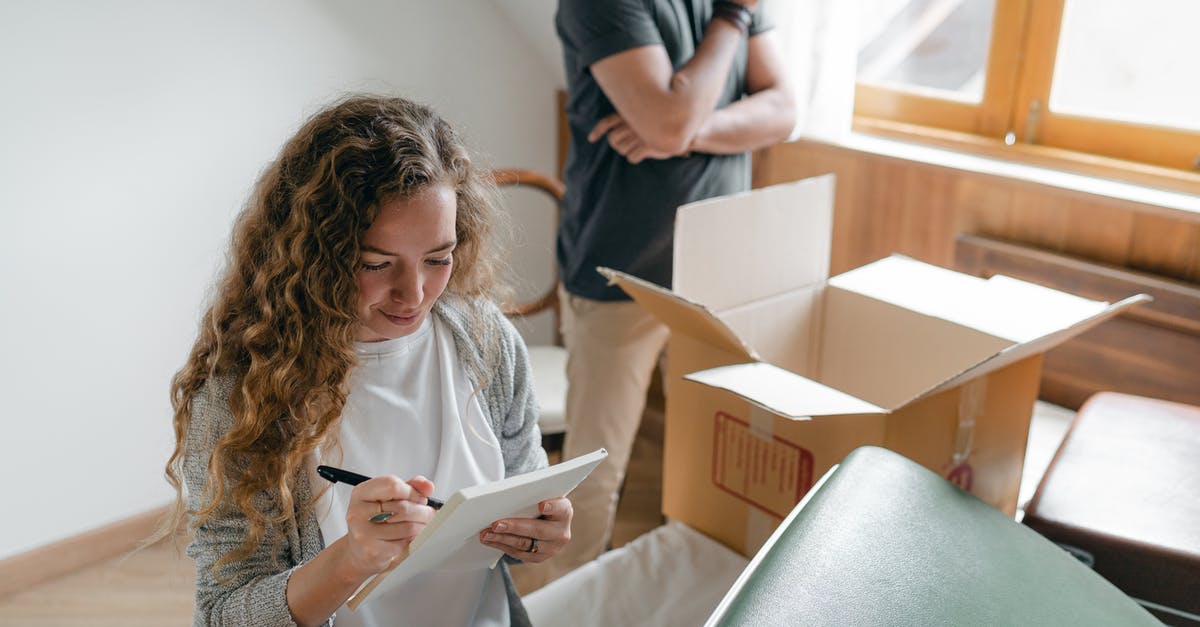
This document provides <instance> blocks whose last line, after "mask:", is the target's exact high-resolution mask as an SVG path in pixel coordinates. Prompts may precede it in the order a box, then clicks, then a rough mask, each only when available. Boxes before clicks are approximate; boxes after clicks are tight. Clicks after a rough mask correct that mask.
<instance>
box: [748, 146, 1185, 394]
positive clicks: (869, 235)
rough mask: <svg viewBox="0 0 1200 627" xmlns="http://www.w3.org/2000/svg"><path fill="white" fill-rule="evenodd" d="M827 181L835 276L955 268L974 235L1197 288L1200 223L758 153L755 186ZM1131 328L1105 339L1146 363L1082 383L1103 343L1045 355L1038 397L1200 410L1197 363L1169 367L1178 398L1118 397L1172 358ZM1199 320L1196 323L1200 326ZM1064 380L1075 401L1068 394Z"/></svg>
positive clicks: (827, 155)
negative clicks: (832, 186)
mask: <svg viewBox="0 0 1200 627" xmlns="http://www.w3.org/2000/svg"><path fill="white" fill-rule="evenodd" d="M829 172H832V173H834V174H836V175H837V188H836V198H835V214H834V224H833V232H834V233H833V240H834V241H833V251H832V254H831V255H832V256H831V260H830V261H831V270H832V272H834V273H839V272H844V271H846V270H850V269H852V268H855V267H857V266H860V265H862V264H864V263H868V262H871V261H874V260H875V259H879V258H881V257H885V256H887V255H889V254H891V253H893V252H898V253H902V254H905V255H909V256H911V257H914V258H917V259H920V260H922V261H926V262H929V263H933V264H937V265H940V266H943V267H947V268H956V267H958V266H957V265H956V261H955V241H956V237H957V236H958V235H959V234H960V233H969V234H977V235H983V236H987V237H989V238H992V239H996V240H1000V241H1005V242H1013V243H1019V244H1024V245H1027V246H1029V247H1032V248H1035V249H1040V250H1042V251H1047V252H1049V253H1056V254H1062V255H1066V256H1070V257H1072V258H1076V259H1079V260H1083V261H1086V262H1096V263H1098V264H1102V265H1105V266H1110V267H1114V268H1119V269H1127V270H1132V271H1136V272H1140V273H1146V274H1148V275H1152V277H1154V278H1158V279H1163V280H1167V281H1175V282H1178V283H1179V284H1180V285H1181V286H1183V287H1185V288H1188V287H1194V288H1200V214H1195V213H1190V212H1186V211H1179V210H1172V209H1171V208H1165V207H1159V206H1154V205H1148V204H1142V203H1137V202H1131V201H1127V200H1122V199H1114V198H1110V197H1105V196H1100V195H1094V194H1088V193H1084V192H1080V191H1075V190H1068V189H1062V188H1057V187H1052V186H1049V185H1044V184H1039V183H1033V182H1029V181H1025V180H1017V179H1013V178H1008V177H1002V176H997V175H993V174H983V173H978V172H971V171H965V170H958V169H954V168H948V167H944V166H940V165H932V164H928V163H923V162H917V161H910V160H906V159H900V158H896V157H892V156H887V155H879V154H875V153H871V152H865V151H860V150H854V149H851V148H847V147H843V146H836V145H831V144H826V143H821V142H814V141H807V140H801V141H797V142H791V143H787V144H780V145H778V146H775V147H772V148H769V149H766V150H763V151H759V152H758V153H756V154H755V162H754V183H755V186H756V187H761V186H765V185H772V184H776V183H783V182H787V181H793V180H797V179H801V178H806V177H809V176H815V175H818V174H825V173H829ZM1197 192H1198V193H1200V190H1197ZM961 269H962V270H963V271H968V272H971V271H978V270H979V268H961ZM1027 278H1028V279H1029V280H1037V279H1036V278H1034V277H1027ZM1068 289H1069V288H1068ZM1129 289H1131V290H1133V292H1131V293H1135V292H1136V291H1141V290H1137V289H1136V288H1135V287H1130V288H1129ZM1085 295H1086V294H1085ZM1093 297H1096V295H1093ZM1105 300H1114V298H1111V297H1109V298H1105ZM1127 322H1128V321H1127V320H1126V319H1124V318H1121V319H1118V320H1117V321H1114V322H1110V323H1106V324H1105V325H1101V327H1099V329H1100V330H1101V331H1099V332H1098V335H1099V336H1101V337H1104V336H1106V335H1107V336H1109V337H1117V336H1119V337H1120V338H1121V342H1122V343H1124V344H1125V345H1126V346H1128V345H1137V344H1138V343H1139V342H1142V343H1144V344H1145V346H1146V350H1145V351H1142V352H1141V354H1140V356H1139V355H1137V354H1129V353H1128V351H1126V353H1124V354H1123V356H1122V358H1121V359H1122V360H1124V361H1122V362H1121V363H1119V364H1117V363H1100V364H1095V365H1094V366H1095V367H1094V368H1093V370H1096V369H1100V371H1094V372H1091V373H1089V374H1088V377H1086V381H1084V380H1082V379H1081V377H1080V375H1079V371H1078V367H1077V366H1078V364H1079V362H1080V361H1081V360H1082V359H1085V358H1084V357H1082V356H1084V355H1087V354H1089V352H1090V353H1094V352H1095V351H1096V350H1097V347H1096V346H1095V338H1096V336H1097V333H1091V334H1089V335H1088V336H1085V338H1082V339H1081V340H1074V341H1072V342H1068V343H1067V344H1065V345H1064V346H1062V347H1061V348H1058V349H1055V350H1053V351H1050V352H1049V353H1048V354H1047V356H1046V374H1045V377H1044V379H1043V398H1045V397H1046V394H1047V393H1049V394H1050V396H1051V397H1052V398H1047V400H1051V401H1052V402H1056V403H1058V404H1062V405H1065V406H1069V407H1078V404H1079V403H1080V402H1081V401H1082V400H1083V399H1085V398H1086V396H1087V395H1088V394H1090V393H1091V392H1093V391H1097V390H1099V389H1115V390H1119V391H1126V392H1130V393H1141V394H1146V395H1152V396H1153V395H1157V396H1158V397H1159V398H1167V399H1169V400H1178V401H1180V402H1193V403H1194V402H1195V399H1196V394H1194V393H1188V394H1180V393H1179V390H1180V389H1184V390H1185V391H1189V392H1194V390H1188V388H1187V386H1188V385H1189V383H1188V381H1189V379H1188V378H1187V377H1188V376H1190V381H1191V382H1194V384H1195V389H1196V390H1200V354H1196V355H1190V354H1181V355H1175V356H1174V357H1173V359H1176V361H1175V362H1173V363H1172V364H1171V365H1170V366H1169V367H1171V368H1174V369H1179V368H1186V369H1187V370H1188V374H1187V375H1186V376H1184V377H1183V379H1184V383H1183V386H1184V387H1183V388H1180V387H1178V383H1173V384H1172V386H1162V387H1161V388H1158V389H1156V388H1155V387H1154V380H1155V379H1156V377H1154V376H1153V375H1151V376H1148V377H1142V379H1146V380H1144V381H1139V384H1138V386H1137V387H1136V388H1135V389H1134V388H1129V387H1126V388H1125V389H1122V386H1123V382H1122V380H1123V378H1124V379H1125V380H1130V379H1129V378H1128V373H1129V372H1132V371H1138V372H1143V373H1145V372H1147V371H1146V370H1145V368H1144V367H1142V366H1144V364H1143V365H1142V366H1139V365H1138V364H1136V363H1134V362H1136V361H1137V360H1139V359H1142V358H1143V357H1145V356H1147V355H1150V354H1151V353H1153V352H1155V351H1160V352H1161V350H1160V349H1164V348H1166V347H1163V346H1161V340H1162V338H1159V337H1157V336H1153V337H1152V335H1153V334H1154V333H1155V332H1157V331H1152V330H1151V331H1147V330H1146V328H1145V327H1141V326H1138V325H1133V326H1130V325H1129V324H1128V323H1127ZM1192 322H1194V323H1195V324H1197V325H1200V317H1197V319H1195V320H1193V321H1192ZM1184 324H1185V325H1186V324H1189V323H1186V322H1185V323H1184ZM1106 327H1107V328H1106ZM1083 340H1086V341H1090V342H1092V345H1091V346H1084V345H1083V344H1084V341H1083ZM1156 345H1159V348H1158V349H1155V348H1153V347H1154V346H1156ZM1175 352H1178V351H1175ZM1110 354H1111V353H1110ZM1181 364H1182V365H1181ZM1156 367H1162V365H1161V364H1159V365H1158V366H1156ZM1122 373H1126V374H1122ZM1157 378H1158V379H1162V380H1165V377H1157ZM1173 378H1174V379H1176V380H1178V379H1179V378H1180V377H1173ZM1068 380H1069V381H1071V386H1070V389H1069V392H1061V391H1062V390H1064V389H1066V388H1064V386H1063V385H1062V383H1063V382H1064V381H1068ZM1055 390H1059V392H1055Z"/></svg>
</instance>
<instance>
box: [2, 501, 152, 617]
mask: <svg viewBox="0 0 1200 627" xmlns="http://www.w3.org/2000/svg"><path fill="white" fill-rule="evenodd" d="M167 509H168V506H163V507H158V508H155V509H152V510H150V511H148V512H143V513H141V514H137V515H135V516H130V517H129V518H126V519H124V520H119V521H117V522H114V523H111V524H108V525H105V526H103V527H100V528H98V529H93V530H91V531H85V532H83V533H81V534H78V535H75V536H72V537H70V538H66V539H65V540H60V541H58V542H55V543H53V544H47V545H46V546H42V547H38V548H36V549H33V550H31V551H26V552H25V553H19V554H17V555H14V556H12V557H9V558H6V559H3V560H0V598H3V597H6V596H9V595H12V594H16V593H18V592H21V591H22V590H28V589H29V588H32V587H33V586H36V585H38V584H40V583H44V582H46V581H50V580H51V579H55V578H57V577H62V576H64V575H69V574H72V573H75V572H77V571H79V570H81V569H83V568H87V567H88V566H91V565H93V564H96V563H98V562H102V561H104V560H107V559H111V558H114V557H117V556H119V555H123V554H125V553H128V552H130V551H132V550H134V549H135V548H137V546H138V544H139V543H140V542H141V541H142V540H145V539H146V538H147V537H149V535H150V534H151V533H153V532H154V530H155V529H156V528H157V525H158V523H159V521H160V520H162V518H163V516H165V515H166V513H167Z"/></svg>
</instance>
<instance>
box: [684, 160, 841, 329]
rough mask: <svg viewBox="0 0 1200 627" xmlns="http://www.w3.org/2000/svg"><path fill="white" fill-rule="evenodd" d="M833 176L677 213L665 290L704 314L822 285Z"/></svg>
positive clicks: (830, 227) (711, 201) (692, 206)
mask: <svg viewBox="0 0 1200 627" xmlns="http://www.w3.org/2000/svg"><path fill="white" fill-rule="evenodd" d="M833 190H834V176H833V175H832V174H826V175H823V176H816V177H813V178H809V179H804V180H802V181H796V182H793V183H784V184H781V185H772V186H770V187H764V188H761V189H756V190H754V191H750V192H744V193H741V194H733V195H729V196H720V197H717V198H710V199H707V200H701V201H697V202H693V203H689V204H686V205H683V206H682V207H680V208H679V210H678V211H677V212H676V214H675V249H674V261H673V264H674V265H673V270H672V278H671V287H672V288H673V289H674V291H675V293H676V294H679V295H680V296H683V297H685V298H687V299H689V300H692V301H694V302H698V303H704V304H705V306H707V307H709V308H710V309H711V310H712V311H725V310H726V309H729V308H731V307H735V306H737V305H741V304H744V303H749V302H752V301H755V300H759V299H762V298H767V297H770V296H774V295H776V294H781V293H784V292H788V291H790V290H793V289H796V288H800V287H804V286H807V285H811V284H813V283H820V282H822V281H824V280H825V279H826V278H828V277H829V251H830V246H831V242H832V240H833V238H832V230H833Z"/></svg>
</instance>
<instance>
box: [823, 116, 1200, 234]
mask: <svg viewBox="0 0 1200 627" xmlns="http://www.w3.org/2000/svg"><path fill="white" fill-rule="evenodd" d="M836 143H837V144H838V145H841V146H844V147H846V148H849V149H852V150H861V151H864V152H868V153H875V154H880V155H886V156H889V157H892V158H896V159H904V160H910V161H916V162H920V163H927V164H931V165H936V166H940V167H946V168H952V169H956V170H966V171H972V172H977V173H980V174H988V175H994V176H1002V177H1008V178H1015V179H1019V180H1026V181H1030V182H1034V183H1039V184H1043V185H1050V186H1053V187H1058V188H1062V189H1068V190H1074V191H1078V192H1082V193H1087V194H1095V195H1100V196H1107V197H1112V198H1119V199H1122V200H1127V201H1131V202H1138V203H1143V204H1146V205H1150V206H1154V207H1161V208H1163V209H1166V210H1168V211H1170V212H1172V213H1174V212H1184V213H1189V214H1192V215H1193V216H1194V217H1195V218H1197V219H1200V173H1191V172H1185V171H1182V170H1173V169H1170V168H1162V167H1156V166H1150V165H1145V164H1139V163H1133V162H1128V161H1121V160H1118V159H1110V158H1105V157H1097V156H1093V155H1086V154H1081V153H1076V152H1072V151H1068V150H1062V149H1057V148H1049V147H1045V146H1035V145H1029V144H1014V145H1007V144H1005V143H1004V142H1001V141H997V140H993V139H989V138H986V137H980V136H977V135H971V134H967V133H957V132H952V131H943V130H938V129H930V128H927V127H920V126H914V125H909V124H900V123H896V122H890V121H881V120H876V119H869V118H862V117H856V118H855V120H854V132H853V133H851V134H850V135H848V136H847V137H846V138H845V139H842V140H840V141H838V142H836Z"/></svg>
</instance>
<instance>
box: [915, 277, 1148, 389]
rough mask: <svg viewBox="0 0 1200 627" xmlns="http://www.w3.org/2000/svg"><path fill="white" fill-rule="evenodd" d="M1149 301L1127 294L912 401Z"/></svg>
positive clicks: (1048, 346) (1051, 345) (1046, 347)
mask: <svg viewBox="0 0 1200 627" xmlns="http://www.w3.org/2000/svg"><path fill="white" fill-rule="evenodd" d="M1151 300H1153V299H1152V298H1151V297H1149V296H1147V295H1146V294H1137V295H1135V296H1130V297H1129V298H1126V299H1125V300H1122V301H1120V302H1117V303H1114V304H1112V305H1109V306H1108V307H1106V308H1105V309H1104V310H1103V311H1101V312H1099V313H1097V314H1095V315H1093V316H1090V317H1088V318H1087V319H1085V320H1082V321H1079V322H1077V323H1075V324H1073V325H1071V326H1070V327H1067V328H1065V329H1060V330H1058V331H1055V332H1053V333H1050V334H1048V335H1045V336H1043V337H1040V338H1038V339H1035V340H1032V341H1029V342H1026V343H1024V344H1016V345H1014V346H1010V347H1009V348H1006V349H1004V350H1002V351H1000V352H999V353H996V354H995V355H993V356H991V357H989V358H988V359H986V360H984V361H983V362H981V363H979V364H978V365H976V366H974V367H972V368H969V369H967V370H965V371H963V372H961V373H959V374H957V375H955V376H953V377H951V378H949V379H947V380H946V381H943V382H942V383H939V384H938V385H936V386H934V387H932V388H930V389H929V390H926V391H925V392H923V393H921V394H920V395H918V396H917V397H916V398H914V399H913V400H914V401H915V400H919V399H922V398H925V397H927V396H932V395H934V394H937V393H938V392H941V391H943V390H948V389H950V388H952V387H955V386H957V385H959V384H961V383H963V382H965V381H968V380H970V379H974V378H975V377H981V376H983V375H986V374H988V373H990V372H993V371H995V370H999V369H1000V368H1003V367H1005V366H1007V365H1009V364H1014V363H1016V362H1018V361H1020V360H1022V359H1025V358H1026V357H1030V356H1033V355H1037V354H1039V353H1044V352H1046V351H1048V350H1050V349H1051V348H1054V347H1055V346H1058V345H1059V344H1062V343H1063V342H1065V341H1067V340H1069V339H1071V338H1073V337H1075V336H1076V335H1079V334H1080V333H1083V332H1084V331H1087V330H1088V329H1091V328H1092V327H1095V326H1096V325H1098V324H1100V323H1101V322H1104V321H1105V320H1108V319H1109V318H1111V317H1113V316H1115V315H1117V314H1118V313H1120V312H1121V311H1124V310H1126V309H1129V308H1130V307H1134V306H1136V305H1140V304H1142V303H1146V302H1150V301H1151ZM909 402H912V401H909ZM905 404H907V403H905Z"/></svg>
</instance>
